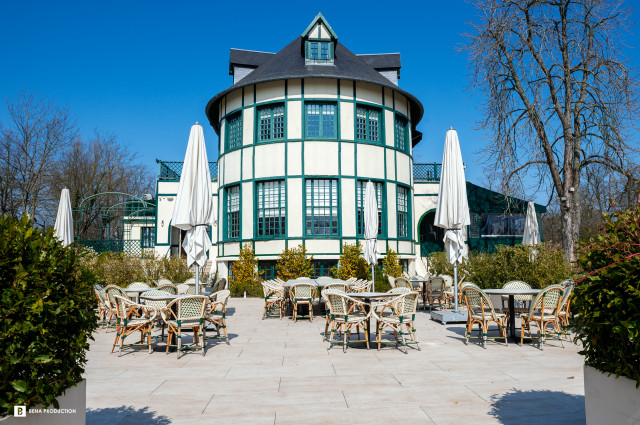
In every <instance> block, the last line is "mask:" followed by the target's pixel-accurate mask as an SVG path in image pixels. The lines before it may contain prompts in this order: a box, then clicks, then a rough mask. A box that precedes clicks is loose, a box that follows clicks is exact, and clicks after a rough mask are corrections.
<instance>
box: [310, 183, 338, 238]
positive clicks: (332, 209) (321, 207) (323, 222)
mask: <svg viewBox="0 0 640 425" xmlns="http://www.w3.org/2000/svg"><path fill="white" fill-rule="evenodd" d="M306 196H307V199H306V214H305V217H306V219H305V221H306V223H305V229H306V230H305V232H306V234H307V235H337V234H338V181H337V180H330V179H314V180H311V179H309V180H307V181H306Z"/></svg>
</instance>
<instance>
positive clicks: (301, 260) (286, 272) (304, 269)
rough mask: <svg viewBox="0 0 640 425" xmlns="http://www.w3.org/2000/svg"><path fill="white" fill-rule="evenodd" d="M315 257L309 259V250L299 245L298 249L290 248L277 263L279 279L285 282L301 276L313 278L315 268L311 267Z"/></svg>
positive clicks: (283, 252)
mask: <svg viewBox="0 0 640 425" xmlns="http://www.w3.org/2000/svg"><path fill="white" fill-rule="evenodd" d="M311 261H313V256H311V258H307V249H306V248H305V247H304V246H302V245H298V246H297V247H296V248H289V249H285V250H284V251H282V253H281V254H280V256H279V257H278V262H277V263H276V270H277V271H278V277H279V278H280V279H282V280H284V281H285V282H286V281H287V280H289V279H295V278H297V277H300V276H308V277H312V276H313V266H312V265H311Z"/></svg>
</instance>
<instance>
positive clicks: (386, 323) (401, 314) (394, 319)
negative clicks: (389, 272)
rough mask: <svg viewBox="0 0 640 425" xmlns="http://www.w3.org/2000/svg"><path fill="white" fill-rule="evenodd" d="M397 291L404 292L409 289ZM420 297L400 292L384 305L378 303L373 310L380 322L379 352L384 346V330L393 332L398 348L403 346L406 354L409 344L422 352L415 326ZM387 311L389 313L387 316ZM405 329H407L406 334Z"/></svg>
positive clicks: (412, 292)
mask: <svg viewBox="0 0 640 425" xmlns="http://www.w3.org/2000/svg"><path fill="white" fill-rule="evenodd" d="M395 289H396V290H398V291H402V290H403V289H407V288H395ZM402 292H404V291H402ZM419 295H420V294H418V292H415V291H411V290H409V292H405V293H401V292H399V293H398V294H397V295H396V296H395V297H393V298H391V299H390V300H388V301H386V302H384V303H378V304H376V305H375V308H372V309H371V311H372V314H373V316H374V317H375V319H376V321H377V322H378V328H377V329H376V342H377V343H378V350H380V345H381V344H383V341H382V330H383V329H384V328H390V329H391V330H393V334H394V335H395V344H396V347H398V345H399V344H402V346H403V348H404V353H405V354H407V346H408V345H409V344H416V348H418V350H420V346H419V345H418V337H417V336H416V328H415V326H414V321H415V319H416V309H417V307H418V296H419ZM385 311H387V313H386V314H385ZM404 328H406V332H405V330H404ZM406 336H409V337H410V341H407V339H406ZM400 338H402V342H400Z"/></svg>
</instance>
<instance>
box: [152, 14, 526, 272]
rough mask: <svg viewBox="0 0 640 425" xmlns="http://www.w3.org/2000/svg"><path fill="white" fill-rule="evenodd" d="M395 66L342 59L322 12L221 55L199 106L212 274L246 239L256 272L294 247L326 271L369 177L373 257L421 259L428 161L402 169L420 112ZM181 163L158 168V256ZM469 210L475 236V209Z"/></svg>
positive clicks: (373, 59) (170, 238) (171, 240)
mask: <svg viewBox="0 0 640 425" xmlns="http://www.w3.org/2000/svg"><path fill="white" fill-rule="evenodd" d="M400 68H401V63H400V54H399V53H384V54H368V55H356V54H354V53H352V52H351V51H350V50H349V49H347V48H346V47H345V46H343V45H342V44H341V43H340V42H339V41H338V36H337V34H336V33H335V32H334V30H333V29H332V28H331V26H330V25H329V23H328V22H327V21H326V19H325V18H324V17H323V16H322V14H319V15H318V16H316V17H315V19H314V20H313V21H312V22H311V24H309V26H308V27H307V28H306V30H305V31H304V32H303V33H302V35H301V36H299V37H297V38H296V39H295V40H293V41H292V42H291V43H289V44H288V45H287V46H285V47H284V48H283V49H282V50H280V51H279V52H277V53H267V52H255V51H250V50H239V49H231V53H230V63H229V73H230V74H231V75H232V76H233V85H232V86H231V87H229V88H228V89H226V90H224V91H222V92H220V93H218V94H217V95H215V96H214V97H213V98H212V99H211V100H210V101H209V103H208V104H207V106H206V110H205V111H206V115H207V117H208V119H209V123H210V125H211V126H212V127H213V129H214V130H215V132H216V134H217V135H218V136H219V138H220V143H219V155H218V160H217V162H215V163H212V164H211V171H212V178H213V182H212V189H213V193H214V197H215V198H216V201H217V204H218V221H217V225H216V226H215V227H214V228H213V229H212V235H213V237H212V239H213V241H214V244H215V245H214V248H213V250H214V253H215V257H216V262H217V265H218V270H219V271H220V273H221V274H222V275H223V276H224V275H226V274H227V273H228V269H229V267H230V264H232V262H233V261H235V260H236V259H237V258H238V255H239V253H240V248H241V246H242V245H243V244H246V243H249V244H251V245H252V247H253V248H254V251H255V253H256V256H257V257H258V259H259V267H260V268H261V269H262V270H264V271H265V275H266V276H267V277H269V276H271V275H272V273H273V270H274V267H275V260H276V259H277V257H278V255H279V254H280V253H281V252H282V251H283V250H284V249H286V248H288V247H295V246H297V245H301V244H302V245H304V246H305V247H306V249H307V252H308V253H309V254H310V255H313V257H314V267H315V271H316V274H317V275H322V274H327V273H328V269H329V268H330V267H331V266H333V265H335V264H337V261H338V258H339V256H340V254H341V252H342V246H343V244H354V243H356V242H357V241H361V240H363V233H364V217H363V207H364V186H365V184H366V183H367V182H368V181H369V180H371V181H372V182H373V183H374V184H375V187H376V192H377V198H378V216H379V222H380V225H379V228H378V249H379V251H380V252H382V253H384V252H386V251H387V249H388V248H390V249H393V250H394V251H396V252H397V253H398V254H399V256H400V258H401V260H402V262H403V263H404V265H405V267H408V268H409V269H413V268H414V267H415V265H414V264H415V263H416V262H415V260H416V259H417V258H419V256H420V255H421V254H422V255H425V254H426V253H428V252H431V251H433V250H434V249H438V248H437V242H436V243H435V245H434V246H430V245H428V244H429V241H428V240H427V239H428V238H430V237H431V236H434V232H433V231H431V230H432V229H430V228H429V217H430V216H429V214H431V213H432V212H433V211H434V210H435V205H436V200H437V191H438V181H439V174H440V170H439V165H438V164H413V157H412V151H413V148H414V147H415V146H416V145H417V144H418V143H420V141H421V139H422V134H421V133H420V132H419V131H417V130H416V126H417V125H418V123H419V122H420V120H421V118H422V115H423V107H422V104H421V103H420V101H419V100H418V99H416V98H415V97H414V96H413V95H411V94H410V93H408V92H406V91H404V90H402V89H401V88H400V87H399V85H398V83H399V81H398V80H399V78H400ZM181 166H182V164H181V163H170V162H164V161H160V175H159V179H158V185H157V191H156V192H157V205H158V210H157V217H156V229H157V232H156V251H157V252H158V253H159V254H160V255H168V254H172V255H175V254H178V253H179V252H180V247H179V246H180V241H181V239H182V237H183V236H182V235H181V234H180V231H179V230H178V229H176V228H172V227H171V223H170V220H171V215H172V211H173V204H172V202H173V201H174V199H175V194H176V191H177V187H178V181H179V175H180V171H181ZM214 176H215V177H214ZM474 187H477V186H474ZM478 189H479V190H484V189H481V188H478ZM520 202H521V201H520ZM498 208H499V207H498ZM472 211H474V212H475V213H476V214H477V220H476V222H477V225H476V228H478V229H479V227H478V226H480V224H481V220H482V214H485V211H484V210H483V209H478V208H476V210H473V209H472ZM517 212H520V211H517ZM502 213H504V210H503V211H502ZM487 217H488V216H487ZM494 221H495V220H494ZM498 221H499V220H498ZM432 224H433V217H431V225H432ZM471 227H472V230H471V232H470V233H471V236H474V235H475V233H474V230H473V229H474V228H473V226H471ZM498 227H499V226H498ZM498 227H496V228H498ZM514 229H515V227H514ZM423 233H424V234H423ZM476 233H478V234H479V233H481V232H480V231H478V232H476ZM421 235H422V236H421ZM436 236H437V235H436ZM503 236H505V235H503ZM478 238H480V236H478ZM520 239H521V238H520ZM469 241H470V242H471V241H472V238H471V237H470V238H469ZM212 257H213V256H212Z"/></svg>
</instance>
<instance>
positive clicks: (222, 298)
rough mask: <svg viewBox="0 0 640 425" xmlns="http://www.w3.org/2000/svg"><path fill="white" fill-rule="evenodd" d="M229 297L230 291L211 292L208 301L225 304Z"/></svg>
mask: <svg viewBox="0 0 640 425" xmlns="http://www.w3.org/2000/svg"><path fill="white" fill-rule="evenodd" d="M230 296H231V291H229V290H228V289H222V290H220V291H218V292H213V293H212V294H211V295H209V299H210V300H211V301H212V302H217V303H225V302H226V301H227V299H228V298H229V297H230Z"/></svg>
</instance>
